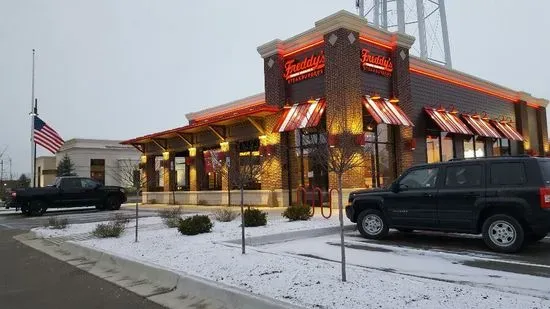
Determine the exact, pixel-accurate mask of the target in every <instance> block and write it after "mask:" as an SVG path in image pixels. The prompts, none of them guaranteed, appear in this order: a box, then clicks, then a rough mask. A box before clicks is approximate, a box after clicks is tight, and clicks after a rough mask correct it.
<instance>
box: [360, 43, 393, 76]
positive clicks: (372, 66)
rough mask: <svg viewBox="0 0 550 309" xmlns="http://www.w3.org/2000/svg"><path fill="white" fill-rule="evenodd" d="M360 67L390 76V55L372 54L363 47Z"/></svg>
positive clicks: (391, 66) (391, 67)
mask: <svg viewBox="0 0 550 309" xmlns="http://www.w3.org/2000/svg"><path fill="white" fill-rule="evenodd" d="M361 68H362V69H363V71H365V72H374V73H377V74H380V75H384V76H391V72H392V71H393V64H392V62H391V58H390V57H386V56H380V55H374V54H371V53H370V51H369V50H368V49H366V48H363V49H362V50H361Z"/></svg>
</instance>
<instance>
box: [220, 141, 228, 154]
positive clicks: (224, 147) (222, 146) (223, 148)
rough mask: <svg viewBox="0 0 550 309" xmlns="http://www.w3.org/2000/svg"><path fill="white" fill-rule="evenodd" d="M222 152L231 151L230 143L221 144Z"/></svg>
mask: <svg viewBox="0 0 550 309" xmlns="http://www.w3.org/2000/svg"><path fill="white" fill-rule="evenodd" d="M220 150H221V151H222V152H228V151H229V142H221V143H220Z"/></svg>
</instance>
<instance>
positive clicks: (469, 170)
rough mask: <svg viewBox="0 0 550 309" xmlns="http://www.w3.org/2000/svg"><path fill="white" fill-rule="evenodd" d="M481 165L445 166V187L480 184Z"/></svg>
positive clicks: (475, 185) (476, 185) (477, 185)
mask: <svg viewBox="0 0 550 309" xmlns="http://www.w3.org/2000/svg"><path fill="white" fill-rule="evenodd" d="M481 173H482V168H481V165H463V166H450V167H447V175H446V176H445V186H446V187H479V186H481V184H482V174H481Z"/></svg>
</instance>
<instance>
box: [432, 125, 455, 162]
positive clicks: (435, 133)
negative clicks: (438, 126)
mask: <svg viewBox="0 0 550 309" xmlns="http://www.w3.org/2000/svg"><path fill="white" fill-rule="evenodd" d="M443 135H445V137H446V136H447V135H450V137H451V146H452V148H451V150H452V156H451V159H454V158H456V157H457V156H456V145H455V134H453V133H450V132H445V131H437V130H431V129H428V130H426V136H425V138H424V140H425V141H426V143H427V141H428V136H431V137H436V138H435V139H437V142H438V146H439V147H438V148H439V149H438V151H439V152H438V156H439V161H434V162H429V161H428V148H427V147H426V162H427V163H437V162H447V161H443V139H444V137H443Z"/></svg>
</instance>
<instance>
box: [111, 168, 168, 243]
mask: <svg viewBox="0 0 550 309" xmlns="http://www.w3.org/2000/svg"><path fill="white" fill-rule="evenodd" d="M163 173H166V169H165V168H164V169H163ZM109 174H110V176H111V177H112V178H113V179H115V180H117V181H118V182H119V183H120V184H121V186H125V187H127V188H132V189H134V190H135V194H136V218H135V220H136V228H135V242H138V218H139V199H140V194H141V193H142V191H143V189H144V188H147V187H148V185H149V184H151V183H153V182H154V181H156V180H157V178H156V177H151V175H148V177H146V175H143V174H142V173H141V171H140V163H139V161H138V160H135V159H122V160H119V161H118V167H116V168H112V169H111V171H110V173H109ZM159 177H164V175H163V174H161V175H160V176H159Z"/></svg>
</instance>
